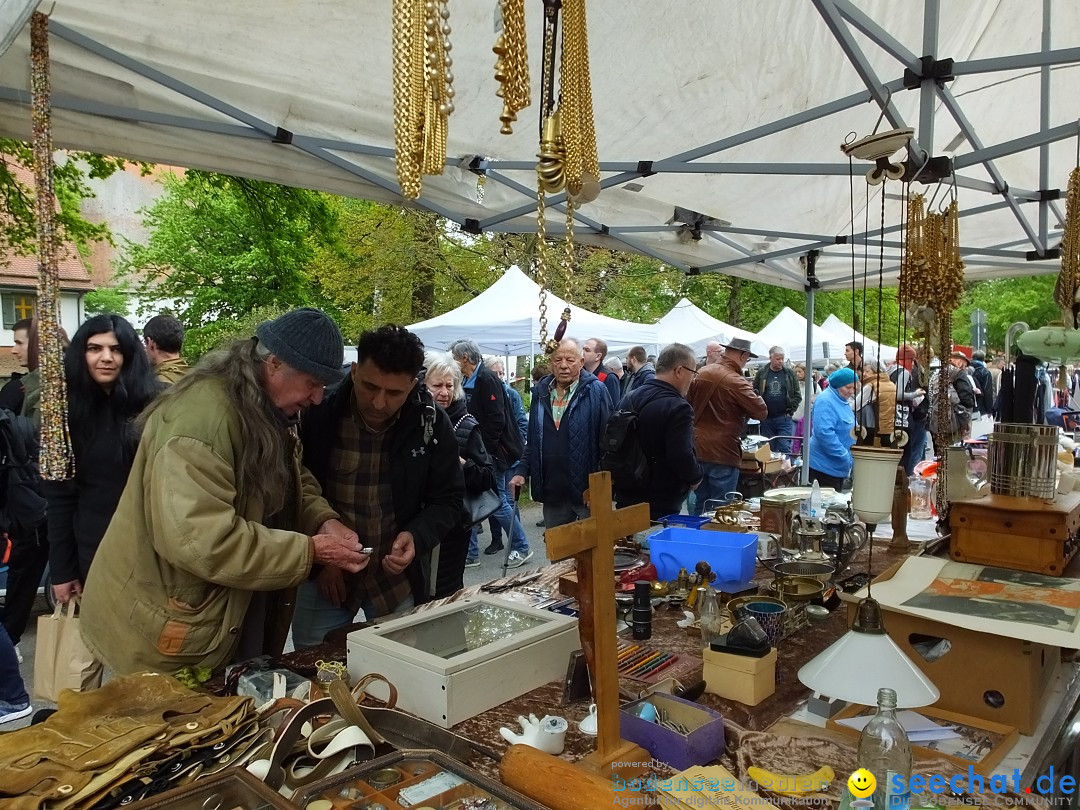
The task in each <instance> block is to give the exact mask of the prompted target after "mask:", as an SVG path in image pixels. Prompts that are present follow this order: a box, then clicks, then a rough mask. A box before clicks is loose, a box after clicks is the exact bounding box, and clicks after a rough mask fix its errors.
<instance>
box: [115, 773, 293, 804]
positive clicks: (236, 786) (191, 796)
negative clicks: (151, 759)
mask: <svg viewBox="0 0 1080 810" xmlns="http://www.w3.org/2000/svg"><path fill="white" fill-rule="evenodd" d="M295 807H296V805H295V804H293V803H292V802H290V801H288V800H286V799H285V797H284V796H282V795H281V794H279V793H278V792H276V791H274V790H271V789H270V788H268V787H267V786H266V785H264V784H263V783H262V782H260V781H259V780H258V779H256V778H255V777H254V776H252V775H251V774H250V773H248V772H247V771H245V770H244V769H243V768H227V769H225V770H223V771H220V772H218V773H215V774H213V775H211V776H206V777H203V778H202V779H199V780H198V781H197V782H192V783H191V784H188V785H183V786H182V787H176V788H173V789H172V790H169V791H166V792H165V793H161V794H160V795H158V796H154V797H152V798H149V799H144V800H143V801H140V802H134V803H133V804H129V805H127V809H128V810H158V809H159V808H170V810H273V808H295Z"/></svg>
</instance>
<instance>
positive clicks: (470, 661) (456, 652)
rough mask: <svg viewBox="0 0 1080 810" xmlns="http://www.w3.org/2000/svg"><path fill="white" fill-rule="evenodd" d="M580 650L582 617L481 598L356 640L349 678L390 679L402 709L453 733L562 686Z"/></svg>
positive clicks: (352, 637) (386, 625)
mask: <svg viewBox="0 0 1080 810" xmlns="http://www.w3.org/2000/svg"><path fill="white" fill-rule="evenodd" d="M580 646H581V645H580V642H579V640H578V629H577V619H576V618H574V617H571V616H563V615H561V614H558V613H552V612H549V611H546V610H538V609H536V608H532V607H528V606H526V605H522V604H518V603H513V602H507V601H503V600H500V599H498V598H496V597H491V596H486V595H480V596H474V597H470V598H468V599H462V600H460V601H457V602H451V603H449V604H445V605H439V606H437V607H435V608H432V609H430V610H422V611H420V612H417V613H414V614H410V615H408V616H402V617H400V618H397V619H392V620H390V621H387V622H383V623H380V624H376V625H373V626H372V627H365V628H363V629H362V630H357V631H355V632H353V633H350V634H349V637H348V665H349V677H350V678H351V679H352V680H354V681H355V680H357V679H359V678H362V677H363V676H365V675H368V674H370V673H373V672H377V673H380V674H382V675H384V676H386V677H387V678H388V679H389V680H390V682H391V683H393V684H395V685H396V686H397V687H398V704H397V705H398V708H401V709H405V710H406V711H409V712H412V713H413V714H415V715H418V716H420V717H423V718H424V719H425V720H429V721H431V722H432V723H435V724H436V725H440V726H442V727H443V728H449V727H450V726H453V725H456V724H457V723H460V722H461V721H463V720H467V719H468V718H470V717H474V716H475V715H477V714H479V713H480V712H483V711H486V710H488V709H490V708H492V707H493V706H498V705H499V704H500V703H505V702H506V701H508V700H512V699H514V698H515V697H518V696H519V695H523V694H525V693H526V692H528V691H530V690H532V689H535V688H537V687H539V686H543V685H544V684H546V683H549V682H550V681H555V680H561V679H562V677H563V676H564V674H565V673H566V665H567V661H568V660H569V657H570V654H571V653H572V652H574V651H575V650H577V649H578V648H579V647H580ZM406 685H407V687H408V688H405V686H406ZM376 696H379V695H378V694H377V693H376Z"/></svg>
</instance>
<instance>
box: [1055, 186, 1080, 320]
mask: <svg viewBox="0 0 1080 810" xmlns="http://www.w3.org/2000/svg"><path fill="white" fill-rule="evenodd" d="M1078 295H1080V166H1077V167H1076V168H1075V169H1073V170H1072V174H1070V175H1069V190H1068V193H1067V194H1066V196H1065V231H1064V233H1063V234H1062V235H1061V272H1060V273H1059V274H1058V279H1057V285H1056V286H1055V287H1054V301H1056V302H1057V305H1058V306H1059V307H1061V316H1062V318H1063V319H1064V321H1065V326H1067V327H1069V328H1072V329H1076V328H1080V300H1078Z"/></svg>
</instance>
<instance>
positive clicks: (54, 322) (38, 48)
mask: <svg viewBox="0 0 1080 810" xmlns="http://www.w3.org/2000/svg"><path fill="white" fill-rule="evenodd" d="M30 94H31V99H30V105H31V119H32V127H33V151H34V219H35V222H36V224H37V239H38V300H37V328H38V340H39V348H38V373H39V375H40V376H41V452H40V466H41V477H42V478H44V479H46V480H47V481H63V480H66V479H69V478H71V477H73V476H74V475H75V457H74V454H73V453H72V452H71V433H70V431H69V429H68V413H67V382H66V380H65V378H64V361H63V346H62V345H61V339H60V269H59V265H58V263H57V251H58V247H59V239H58V237H57V232H56V208H55V206H56V193H55V189H54V186H53V157H52V153H53V149H52V97H51V96H52V86H51V81H50V77H49V18H48V17H47V16H45V15H44V14H41V13H40V12H35V13H34V16H33V18H32V21H31V24H30Z"/></svg>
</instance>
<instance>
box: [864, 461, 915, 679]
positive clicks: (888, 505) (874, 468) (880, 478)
mask: <svg viewBox="0 0 1080 810" xmlns="http://www.w3.org/2000/svg"><path fill="white" fill-rule="evenodd" d="M903 455H904V452H903V451H902V450H892V449H890V448H886V447H852V448H851V458H852V460H853V462H854V463H853V469H852V471H851V508H852V509H853V510H854V511H855V514H856V515H858V516H859V518H860V519H861V520H862V521H863V522H865V523H871V524H873V525H875V526H876V525H877V524H879V523H884V522H885V521H886V520H888V519H889V517H890V516H891V515H892V505H893V488H894V484H895V483H896V465H897V464H899V463H900V459H901V458H902V457H903ZM882 685H883V686H884V685H886V684H882Z"/></svg>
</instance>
